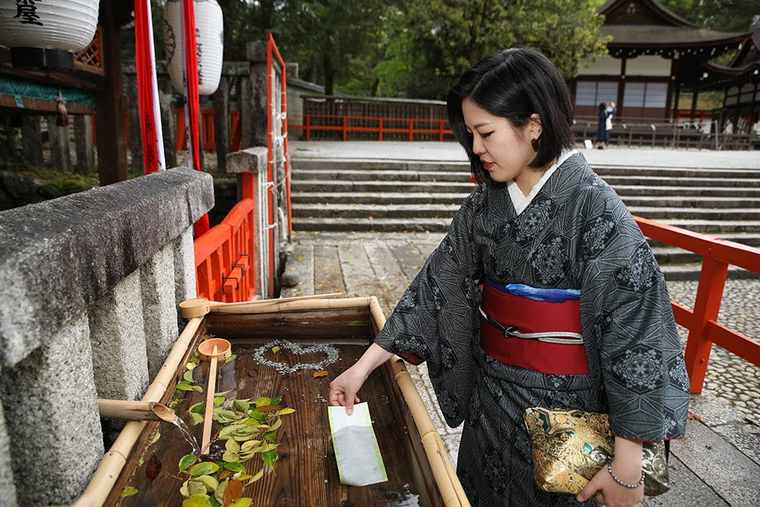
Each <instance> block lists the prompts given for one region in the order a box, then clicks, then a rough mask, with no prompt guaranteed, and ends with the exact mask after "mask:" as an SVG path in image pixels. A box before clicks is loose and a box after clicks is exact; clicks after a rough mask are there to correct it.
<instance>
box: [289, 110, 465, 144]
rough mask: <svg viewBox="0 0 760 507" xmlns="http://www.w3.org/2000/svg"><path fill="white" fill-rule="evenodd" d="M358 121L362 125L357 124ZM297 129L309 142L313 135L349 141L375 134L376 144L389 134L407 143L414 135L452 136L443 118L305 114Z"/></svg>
mask: <svg viewBox="0 0 760 507" xmlns="http://www.w3.org/2000/svg"><path fill="white" fill-rule="evenodd" d="M320 120H327V121H324V122H321V121H320ZM357 122H360V123H362V124H361V125H357V124H356V123H357ZM367 123H374V125H372V126H368V125H367ZM421 126H422V127H421ZM431 126H432V127H431ZM298 127H302V128H303V132H304V137H305V138H306V140H307V141H311V138H312V134H313V133H314V132H340V133H341V137H342V140H343V141H348V140H349V138H350V135H351V133H352V132H362V133H370V134H377V140H378V141H383V140H384V139H385V136H386V135H388V134H402V135H404V137H405V138H406V140H407V141H414V137H415V135H418V134H420V135H427V136H432V137H433V138H435V139H437V140H438V141H444V140H446V138H447V137H448V138H453V136H454V133H453V132H452V131H451V129H449V128H448V121H447V120H446V119H444V118H392V117H385V116H355V115H348V114H344V115H338V114H311V113H307V114H306V115H305V116H304V124H303V126H300V125H299V126H297V127H296V128H298Z"/></svg>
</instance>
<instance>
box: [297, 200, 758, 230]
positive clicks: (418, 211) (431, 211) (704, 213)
mask: <svg viewBox="0 0 760 507" xmlns="http://www.w3.org/2000/svg"><path fill="white" fill-rule="evenodd" d="M457 209H459V204H439V203H433V204H424V203H412V204H356V203H344V202H335V201H333V202H330V203H324V202H323V203H316V204H305V203H297V202H296V203H294V204H293V215H294V216H296V217H341V218H367V217H372V218H412V219H413V218H417V217H425V218H436V217H440V218H449V219H450V218H451V217H452V216H453V215H454V213H455V212H456V210H457ZM628 209H629V211H630V212H631V213H632V214H634V215H636V216H640V217H642V218H649V219H653V220H658V221H664V220H678V219H688V220H701V221H705V222H713V221H718V222H726V221H728V222H735V221H741V222H745V221H751V220H758V222H757V224H758V225H760V209H745V208H739V209H736V208H729V209H715V210H712V209H694V208H657V207H629V208H628Z"/></svg>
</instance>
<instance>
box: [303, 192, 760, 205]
mask: <svg viewBox="0 0 760 507" xmlns="http://www.w3.org/2000/svg"><path fill="white" fill-rule="evenodd" d="M468 195H469V194H468V193H466V192H461V193H429V192H387V193H382V194H378V193H373V192H352V193H344V192H294V193H293V202H294V203H303V204H317V203H335V204H337V203H345V204H349V203H351V204H412V203H420V204H461V203H462V201H464V199H465V198H466V197H467V196H468ZM623 201H624V202H625V204H626V206H629V207H631V206H651V207H672V208H721V209H724V208H745V207H746V208H760V197H737V198H735V197H700V196H695V197H677V196H673V197H652V196H624V197H623Z"/></svg>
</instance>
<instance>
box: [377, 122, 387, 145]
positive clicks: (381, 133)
mask: <svg viewBox="0 0 760 507" xmlns="http://www.w3.org/2000/svg"><path fill="white" fill-rule="evenodd" d="M384 123H385V118H383V117H382V116H381V117H380V127H379V129H378V132H377V135H378V139H377V140H378V141H382V140H383V138H384V137H385V132H384V131H383V129H384V128H385V125H384Z"/></svg>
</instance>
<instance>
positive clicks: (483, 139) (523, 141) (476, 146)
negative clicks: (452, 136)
mask: <svg viewBox="0 0 760 507" xmlns="http://www.w3.org/2000/svg"><path fill="white" fill-rule="evenodd" d="M462 114H463V115H464V123H465V126H466V127H467V131H468V132H469V133H470V134H471V135H472V151H473V153H475V155H477V156H478V157H479V158H480V160H481V162H482V163H483V169H485V171H486V172H488V174H489V175H490V176H491V179H492V180H493V181H496V182H507V181H512V180H515V179H516V178H517V177H518V176H519V175H520V174H521V173H522V172H523V171H524V170H525V169H526V168H527V167H528V164H529V163H530V161H531V160H533V159H534V158H535V156H536V152H535V151H533V146H532V145H531V139H534V138H538V136H540V135H541V131H540V125H539V124H538V122H535V121H531V122H528V124H527V125H525V126H524V127H514V126H512V123H511V122H510V121H509V120H507V119H506V118H504V117H502V116H495V115H493V114H491V113H489V112H488V111H486V110H485V109H483V108H482V107H480V106H479V105H478V104H476V103H475V102H474V101H473V100H472V99H470V98H469V97H465V98H464V100H462Z"/></svg>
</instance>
